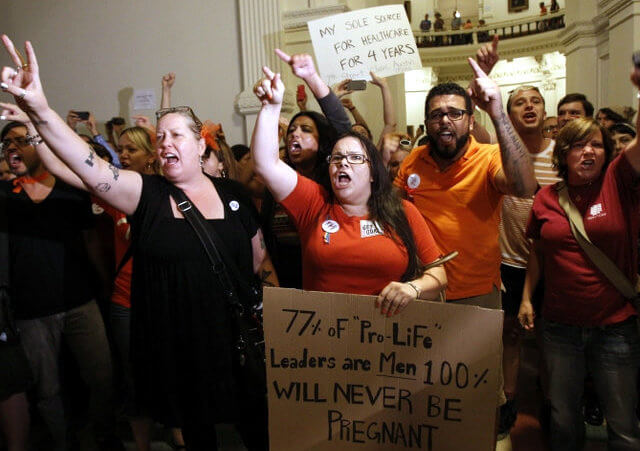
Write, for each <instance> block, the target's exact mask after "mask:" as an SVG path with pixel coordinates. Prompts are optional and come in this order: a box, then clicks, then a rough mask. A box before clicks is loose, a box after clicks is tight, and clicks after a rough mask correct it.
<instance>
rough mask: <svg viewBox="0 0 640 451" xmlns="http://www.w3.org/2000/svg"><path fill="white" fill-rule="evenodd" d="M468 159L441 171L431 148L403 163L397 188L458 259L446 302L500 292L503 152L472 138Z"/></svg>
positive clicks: (449, 270)
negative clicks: (497, 178)
mask: <svg viewBox="0 0 640 451" xmlns="http://www.w3.org/2000/svg"><path fill="white" fill-rule="evenodd" d="M470 140H471V142H470V143H469V148H468V149H467V151H466V153H465V154H464V155H463V156H462V157H461V158H460V159H458V160H457V161H456V162H455V163H453V164H452V165H451V166H449V167H448V168H447V169H446V170H444V171H440V169H439V168H438V165H437V164H436V162H435V161H434V160H433V158H432V157H431V155H430V152H429V147H428V146H422V147H418V148H417V149H414V150H413V151H412V152H411V154H410V155H409V156H408V157H407V158H405V159H404V161H403V162H402V165H401V166H400V170H399V172H398V176H397V177H396V179H395V181H394V184H395V185H396V186H398V187H399V188H401V189H403V190H404V191H405V192H406V193H407V196H408V198H409V199H410V200H411V201H412V202H413V203H414V204H415V206H416V207H418V210H420V212H421V213H422V215H423V216H424V218H425V220H426V221H427V224H428V225H429V229H430V230H431V233H433V237H434V238H435V240H436V244H437V245H438V247H439V248H440V249H441V250H442V251H443V252H444V253H449V252H452V251H458V252H459V253H460V254H459V255H458V256H457V257H456V258H454V259H453V260H451V261H450V262H449V263H446V264H445V269H446V271H447V279H448V281H449V286H448V288H447V299H460V298H466V297H470V296H478V295H482V294H487V293H489V292H490V291H491V290H492V288H493V286H494V285H495V286H496V287H500V247H499V245H498V225H499V224H500V207H501V203H502V196H503V194H502V193H501V192H500V191H498V189H497V188H496V186H495V183H494V179H495V176H496V174H497V173H498V172H499V171H500V170H501V169H502V160H501V158H500V149H499V147H498V146H497V145H495V144H479V143H478V142H477V141H476V140H475V139H474V138H473V137H471V138H470Z"/></svg>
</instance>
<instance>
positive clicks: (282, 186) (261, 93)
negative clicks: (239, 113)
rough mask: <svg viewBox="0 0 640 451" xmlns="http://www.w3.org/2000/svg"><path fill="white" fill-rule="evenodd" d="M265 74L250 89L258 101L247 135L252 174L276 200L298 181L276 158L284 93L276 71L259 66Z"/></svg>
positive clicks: (278, 157) (291, 189)
mask: <svg viewBox="0 0 640 451" xmlns="http://www.w3.org/2000/svg"><path fill="white" fill-rule="evenodd" d="M262 71H263V72H264V74H265V77H264V78H263V79H261V80H260V81H258V83H256V85H255V86H254V88H253V90H254V92H255V94H256V96H257V97H258V99H259V100H260V102H261V103H262V108H261V109H260V112H259V113H258V117H257V119H256V125H255V127H254V129H253V136H252V138H251V155H252V157H253V162H254V165H255V171H256V173H257V174H258V175H259V176H261V177H262V178H263V180H264V182H265V184H266V185H267V188H268V189H269V191H271V194H273V198H274V199H275V200H276V202H280V201H281V200H282V199H284V198H285V197H287V196H288V195H289V194H290V193H291V192H292V191H293V190H294V188H295V187H296V184H297V183H298V175H297V174H296V172H295V171H294V170H293V169H292V168H291V167H289V166H288V165H287V164H286V163H285V162H284V161H282V160H281V159H280V155H279V146H278V120H279V119H280V109H281V108H282V97H283V96H284V84H283V83H282V80H280V74H274V73H273V72H272V71H271V69H269V68H268V67H266V66H265V67H263V68H262Z"/></svg>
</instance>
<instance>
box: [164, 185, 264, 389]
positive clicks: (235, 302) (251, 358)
mask: <svg viewBox="0 0 640 451" xmlns="http://www.w3.org/2000/svg"><path fill="white" fill-rule="evenodd" d="M170 193H171V197H173V199H174V200H175V201H176V204H177V206H178V208H179V209H180V211H181V212H182V214H183V216H184V218H185V219H186V220H187V221H188V222H189V224H190V225H191V227H192V228H193V230H194V231H195V233H196V235H197V236H198V239H199V240H200V242H201V243H202V245H203V247H204V249H205V252H206V254H207V257H208V258H209V261H210V262H211V269H212V270H213V273H214V274H215V275H216V277H218V280H219V281H220V284H221V285H222V287H223V293H222V297H223V298H224V299H225V301H226V302H227V308H228V310H229V314H230V315H231V318H232V320H233V327H232V328H233V333H234V341H235V344H234V349H233V355H234V360H235V362H234V363H235V364H236V367H237V370H238V372H237V374H236V376H237V377H238V381H239V386H240V387H241V388H242V390H243V391H244V392H245V393H251V394H260V395H264V393H265V391H266V383H267V375H266V369H265V349H264V332H263V329H262V322H261V315H260V312H261V309H262V292H261V291H258V288H257V287H256V286H253V285H252V284H251V283H250V281H246V280H243V278H242V276H241V275H240V272H239V270H238V268H237V267H236V265H235V263H234V261H233V259H232V258H230V257H229V255H228V254H227V253H226V247H225V245H224V243H223V242H221V239H220V237H219V236H218V234H217V233H216V231H215V230H214V229H213V227H212V226H211V225H210V224H208V223H207V221H206V220H205V219H204V217H203V216H202V214H201V213H200V211H199V210H198V209H197V208H196V207H195V206H194V205H193V203H192V202H191V201H190V200H189V199H188V198H187V196H186V194H185V193H184V192H183V191H182V190H181V189H180V188H178V187H176V186H175V185H173V184H170ZM221 198H222V196H221ZM225 209H226V207H225ZM234 279H235V282H236V283H234ZM236 286H237V287H238V288H237V289H236ZM240 296H243V297H244V298H245V299H246V301H247V302H245V303H244V304H243V303H242V302H241V301H240ZM247 305H250V306H251V307H250V308H249V307H247Z"/></svg>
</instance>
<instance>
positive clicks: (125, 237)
mask: <svg viewBox="0 0 640 451" xmlns="http://www.w3.org/2000/svg"><path fill="white" fill-rule="evenodd" d="M92 201H93V202H95V203H96V204H98V205H99V206H100V207H102V208H103V209H104V211H105V212H106V213H107V214H108V215H109V216H111V218H112V219H113V225H114V229H115V230H114V231H113V241H114V246H113V247H114V253H115V263H116V269H117V267H118V265H119V264H120V262H121V261H122V258H123V257H124V255H125V254H126V252H127V249H128V248H129V244H131V240H130V234H131V231H130V228H131V225H130V224H129V222H127V215H125V214H124V213H122V212H121V211H119V210H116V209H115V208H113V207H112V206H111V205H109V204H107V203H106V202H104V201H103V200H102V199H99V198H97V197H95V196H92ZM132 262H133V260H132V259H131V258H129V260H128V261H127V263H125V264H124V265H123V266H122V269H120V271H119V272H118V274H116V277H115V279H114V280H113V293H112V294H111V302H113V303H114V304H118V305H121V306H123V307H126V308H131V274H132V272H133V263H132Z"/></svg>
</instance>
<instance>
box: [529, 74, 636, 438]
mask: <svg viewBox="0 0 640 451" xmlns="http://www.w3.org/2000/svg"><path fill="white" fill-rule="evenodd" d="M636 72H640V71H636ZM633 80H634V83H635V84H636V86H640V73H639V74H638V75H636V76H635V77H634V79H633ZM613 153H614V148H613V143H612V141H611V138H610V137H609V133H608V131H607V130H606V128H605V127H603V126H602V125H599V124H598V123H597V122H596V121H594V120H592V119H585V118H580V119H575V120H573V121H571V122H569V123H567V124H566V125H565V126H564V127H563V128H562V129H561V130H560V132H559V133H558V136H557V139H556V144H555V148H554V152H553V160H554V165H555V167H556V168H557V170H558V175H559V176H560V177H561V178H562V179H563V180H562V181H561V182H558V183H556V184H554V185H549V186H546V187H544V188H542V189H541V190H540V191H539V192H538V194H536V197H535V201H534V203H533V208H532V211H531V216H530V218H529V224H528V226H527V236H528V237H529V238H531V239H533V245H532V250H531V255H530V257H529V266H528V268H527V274H526V278H525V285H524V292H523V297H522V302H521V305H520V312H519V314H518V318H519V320H520V323H521V324H522V326H523V327H524V328H525V329H527V330H532V329H533V327H534V322H533V320H534V312H533V307H532V304H531V296H532V292H533V290H534V288H535V287H536V284H537V282H538V280H539V279H540V277H541V275H543V278H544V297H543V303H542V317H543V321H542V328H543V330H542V335H543V343H544V344H543V346H544V358H545V361H546V367H547V370H548V376H549V389H548V396H549V401H550V403H551V437H550V439H551V449H552V450H562V451H566V450H578V449H582V442H583V440H584V422H583V415H582V413H581V399H582V395H583V391H584V379H585V374H586V372H587V371H588V372H589V373H590V374H591V376H592V378H593V383H594V388H595V391H596V394H597V396H598V400H599V401H600V403H601V405H602V407H603V410H604V416H605V418H606V420H607V432H608V446H609V449H615V450H631V449H640V429H639V428H638V420H637V417H636V414H635V412H636V405H637V402H638V393H637V388H636V378H637V375H638V367H639V365H640V337H639V335H638V323H637V314H638V312H637V311H636V308H635V307H634V304H633V303H632V299H627V298H625V295H623V294H622V292H621V291H619V289H618V288H617V286H616V285H614V284H613V283H612V282H610V280H609V279H608V278H607V277H606V276H605V275H604V274H603V272H601V271H600V270H599V269H598V267H597V266H596V264H595V263H594V261H600V259H598V258H596V259H595V260H592V259H591V258H590V257H588V254H587V253H586V252H585V251H584V250H583V249H584V248H583V247H582V246H581V245H580V244H579V241H578V238H577V237H576V235H574V233H572V230H571V227H570V222H569V219H568V216H567V214H566V213H565V211H564V209H563V208H562V207H561V204H560V202H561V199H563V198H564V194H565V193H567V194H568V198H569V199H570V201H571V202H572V203H573V204H574V205H575V208H576V214H575V216H576V217H581V218H582V222H583V224H584V230H585V232H586V235H587V237H588V238H589V239H590V241H591V242H592V243H593V244H594V245H595V247H597V248H598V249H599V250H600V251H602V252H603V253H604V255H605V256H606V257H607V258H608V260H610V261H611V262H612V264H613V265H614V266H616V267H617V268H618V269H619V270H620V272H621V274H623V275H624V277H626V278H627V279H628V280H629V281H630V282H631V283H635V281H636V277H637V272H636V271H637V261H638V248H637V246H636V243H637V238H638V231H639V227H640V222H639V218H638V214H637V212H638V208H639V207H640V189H639V187H640V183H638V181H639V179H640V143H638V141H637V139H635V138H634V140H633V141H632V142H631V144H630V145H629V146H628V147H626V148H625V149H624V150H623V151H622V152H621V154H620V155H618V156H617V157H615V158H613V157H612V156H613ZM574 223H575V221H574ZM577 236H578V237H579V236H581V235H580V234H578V235H577Z"/></svg>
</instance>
